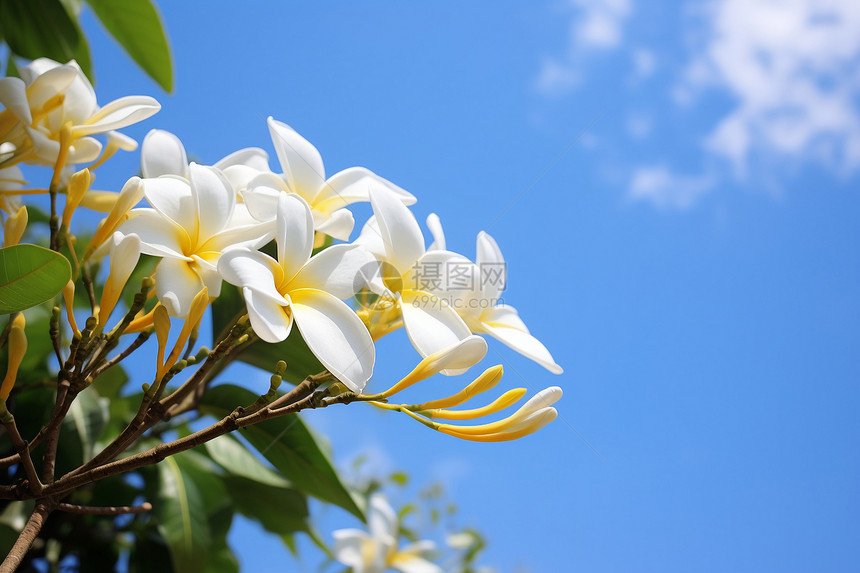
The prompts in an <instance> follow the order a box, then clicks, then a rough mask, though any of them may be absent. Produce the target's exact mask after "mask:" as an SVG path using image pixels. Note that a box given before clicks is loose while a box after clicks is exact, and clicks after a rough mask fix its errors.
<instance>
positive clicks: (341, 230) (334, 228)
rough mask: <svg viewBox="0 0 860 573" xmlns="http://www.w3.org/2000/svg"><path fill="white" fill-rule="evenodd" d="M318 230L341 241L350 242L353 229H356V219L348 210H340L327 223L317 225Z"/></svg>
mask: <svg viewBox="0 0 860 573" xmlns="http://www.w3.org/2000/svg"><path fill="white" fill-rule="evenodd" d="M315 225H316V230H317V231H318V232H320V233H324V234H326V235H329V236H331V237H334V238H335V239H340V240H341V241H348V240H349V235H350V234H351V233H352V228H353V227H355V218H354V217H353V216H352V212H351V211H350V210H348V209H338V210H337V211H335V212H334V213H332V214H331V216H329V217H328V218H327V219H326V220H325V221H323V222H322V223H320V224H315Z"/></svg>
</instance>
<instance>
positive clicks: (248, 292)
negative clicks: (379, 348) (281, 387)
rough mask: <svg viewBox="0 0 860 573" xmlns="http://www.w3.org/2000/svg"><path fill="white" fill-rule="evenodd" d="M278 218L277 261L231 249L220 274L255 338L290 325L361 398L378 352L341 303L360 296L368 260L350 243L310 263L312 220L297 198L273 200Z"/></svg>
mask: <svg viewBox="0 0 860 573" xmlns="http://www.w3.org/2000/svg"><path fill="white" fill-rule="evenodd" d="M276 220H277V232H276V236H275V239H276V241H277V245H278V260H277V261H276V260H274V259H273V258H271V257H269V256H268V255H266V254H263V253H261V252H259V251H255V250H253V249H249V248H243V249H231V250H230V251H227V252H225V253H224V255H223V256H222V257H221V260H220V262H219V263H218V270H219V272H220V273H221V275H222V276H223V277H224V280H226V281H227V282H229V283H231V284H234V285H236V286H238V287H239V288H241V289H242V293H243V295H244V297H245V304H246V306H247V309H248V316H249V318H250V320H251V326H252V327H253V328H254V332H256V333H257V336H259V337H260V338H261V339H263V340H265V341H266V342H280V341H282V340H285V339H286V338H287V336H288V335H289V334H290V330H291V329H292V326H293V322H295V323H296V325H297V326H298V328H299V331H300V332H301V335H302V338H304V340H305V342H306V343H307V345H308V348H310V350H311V352H313V354H314V356H316V357H317V358H318V359H319V361H320V362H321V363H322V364H323V366H325V367H326V368H327V369H328V371H329V372H331V373H332V374H333V375H334V376H335V377H336V378H337V379H338V380H340V381H341V382H343V383H344V384H346V385H347V387H349V389H350V390H352V391H353V392H356V393H361V391H362V390H363V389H364V386H365V384H366V383H367V381H368V380H369V379H370V376H371V374H372V373H373V364H374V361H375V357H376V350H375V348H374V346H373V340H372V339H371V337H370V334H369V333H368V331H367V327H366V326H365V325H364V323H363V322H362V321H361V319H359V318H358V316H357V315H356V314H355V312H354V311H353V310H352V308H350V307H349V306H348V305H347V304H346V303H344V302H343V300H342V299H346V298H350V297H352V296H354V295H355V293H356V291H358V290H359V288H360V287H361V285H360V284H359V283H358V281H357V280H356V277H357V276H358V272H359V270H360V269H361V268H362V267H363V266H366V265H367V264H368V263H371V264H372V263H373V259H372V257H371V256H370V255H369V254H368V253H367V252H366V251H365V250H364V249H361V248H358V247H356V246H355V245H334V246H331V247H328V248H327V249H325V250H324V251H322V252H320V253H318V254H317V255H316V256H314V257H311V252H312V251H313V242H314V221H313V216H312V214H311V210H310V207H308V205H307V203H306V202H305V201H304V199H302V198H301V197H299V196H298V195H295V194H292V193H289V194H288V193H284V194H282V195H281V196H280V197H279V198H278V204H277V219H276Z"/></svg>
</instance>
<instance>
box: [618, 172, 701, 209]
mask: <svg viewBox="0 0 860 573" xmlns="http://www.w3.org/2000/svg"><path fill="white" fill-rule="evenodd" d="M715 183H716V182H715V180H714V178H713V177H712V176H710V175H679V174H677V173H674V172H673V171H672V170H670V169H668V168H667V167H665V166H663V165H658V166H647V167H637V168H636V169H635V170H634V171H633V176H632V178H631V180H630V190H629V196H630V198H631V199H633V200H635V201H648V202H650V203H653V204H654V205H655V206H657V207H659V208H662V209H686V208H688V207H690V206H691V205H693V204H694V203H695V202H696V201H698V200H699V199H700V198H701V197H702V196H703V195H704V194H705V193H707V192H708V191H710V190H711V189H713V187H714V184H715Z"/></svg>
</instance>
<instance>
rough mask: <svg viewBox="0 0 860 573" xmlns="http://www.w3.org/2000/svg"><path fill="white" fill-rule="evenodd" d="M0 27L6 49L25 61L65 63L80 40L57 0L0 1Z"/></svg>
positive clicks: (77, 29)
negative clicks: (6, 45)
mask: <svg viewBox="0 0 860 573" xmlns="http://www.w3.org/2000/svg"><path fill="white" fill-rule="evenodd" d="M0 27H2V30H3V36H4V37H5V39H6V43H7V44H9V48H10V49H11V50H12V51H13V52H14V53H15V54H17V55H19V56H21V57H23V58H26V59H28V60H35V59H36V58H42V57H46V58H51V59H52V60H56V61H58V62H62V63H65V62H68V61H69V60H71V59H72V58H74V57H75V55H76V54H77V51H78V48H79V45H80V42H81V39H82V36H81V34H80V33H79V28H78V26H77V24H75V21H74V20H73V19H72V18H71V16H69V14H68V12H66V9H65V8H64V7H63V4H62V3H61V2H60V0H2V1H0Z"/></svg>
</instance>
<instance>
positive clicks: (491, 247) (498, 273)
mask: <svg viewBox="0 0 860 573" xmlns="http://www.w3.org/2000/svg"><path fill="white" fill-rule="evenodd" d="M475 251H476V253H475V262H476V263H477V265H478V270H479V271H480V272H481V286H482V289H483V294H484V298H486V299H489V300H497V299H498V298H499V296H500V295H501V294H502V291H503V290H505V282H506V279H507V272H506V267H505V258H504V257H503V256H502V250H501V249H499V245H498V244H497V243H496V240H495V239H493V237H491V236H490V235H489V234H488V233H486V232H485V231H481V232H480V233H478V239H477V241H476V245H475Z"/></svg>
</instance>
